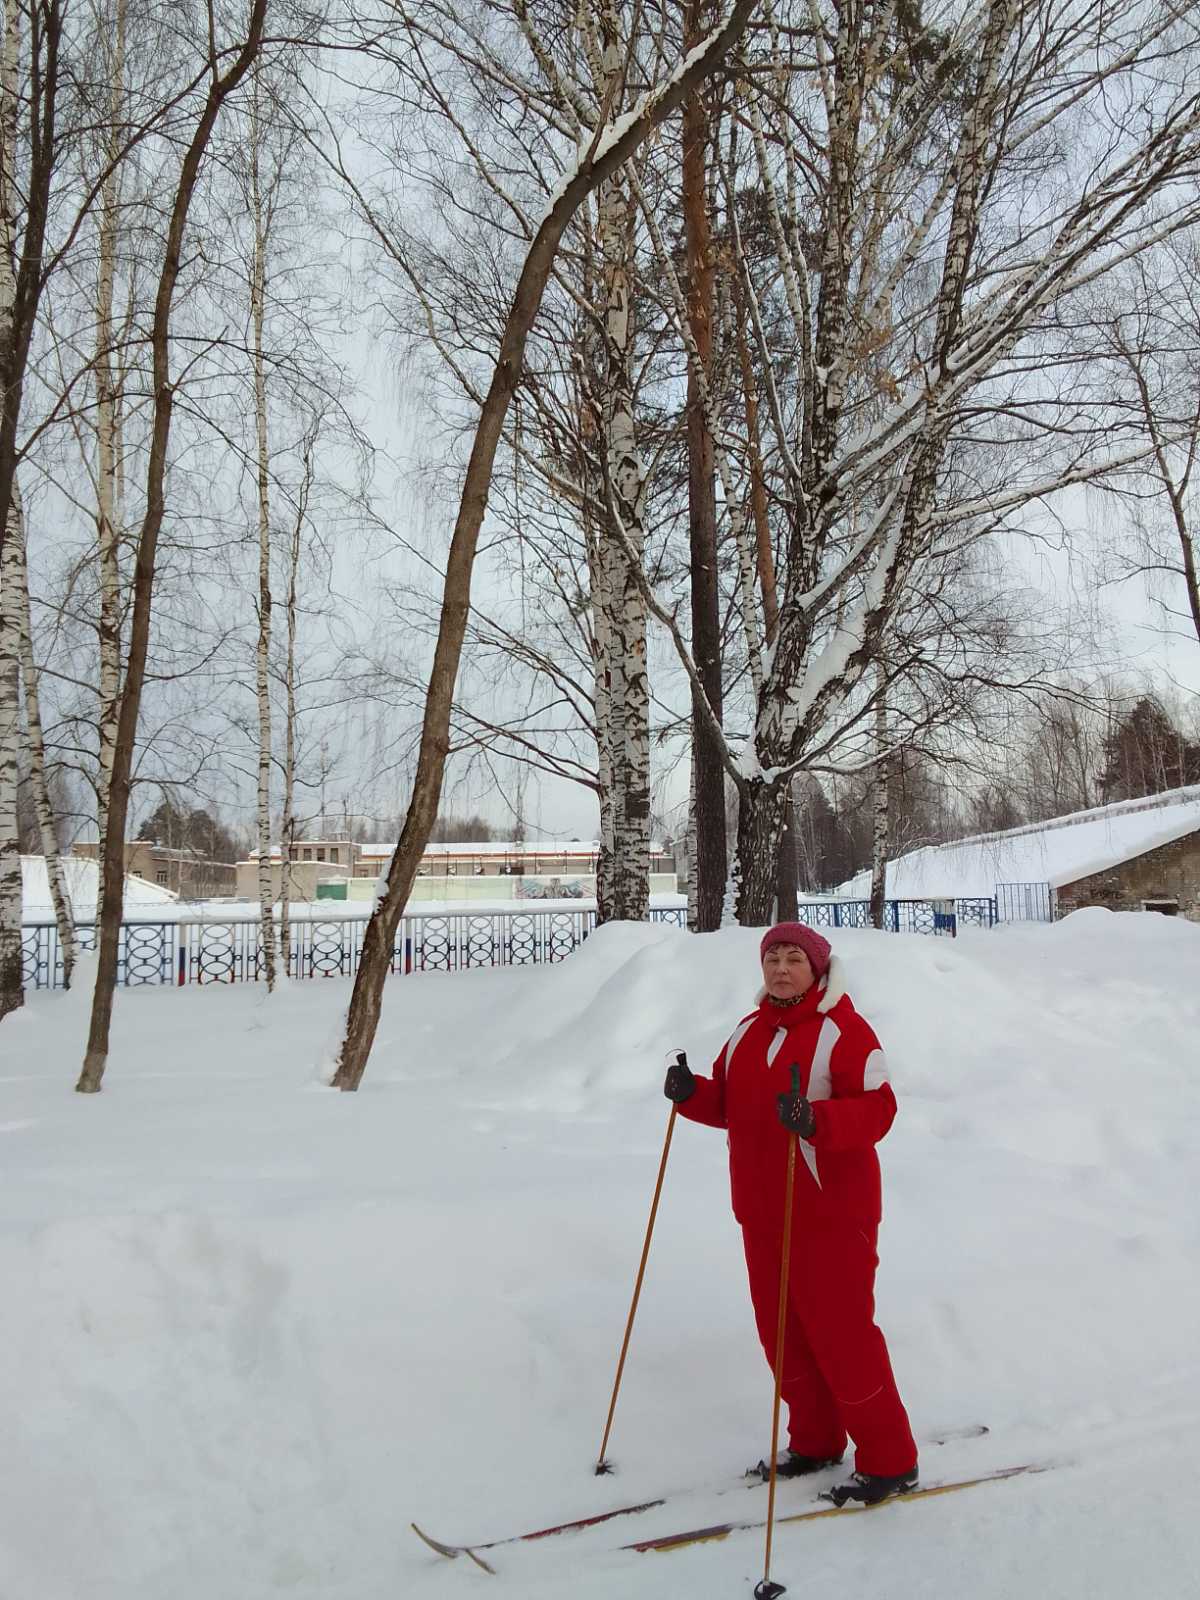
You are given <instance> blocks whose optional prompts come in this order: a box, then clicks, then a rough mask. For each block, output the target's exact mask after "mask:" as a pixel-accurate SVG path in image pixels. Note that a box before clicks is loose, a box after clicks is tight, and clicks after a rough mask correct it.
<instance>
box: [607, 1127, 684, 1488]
mask: <svg viewBox="0 0 1200 1600" xmlns="http://www.w3.org/2000/svg"><path fill="white" fill-rule="evenodd" d="M678 1109H679V1108H678V1107H677V1106H676V1105H674V1104H672V1106H671V1115H670V1116H669V1117H668V1118H667V1137H666V1139H665V1140H664V1141H663V1153H662V1160H661V1161H660V1162H659V1164H658V1182H657V1183H656V1184H655V1185H654V1200H653V1202H652V1203H651V1206H650V1220H649V1222H647V1224H646V1241H645V1243H644V1244H643V1245H642V1259H641V1261H640V1263H639V1264H638V1271H637V1282H636V1283H635V1284H634V1286H633V1301H632V1303H631V1304H630V1307H629V1320H628V1321H627V1322H626V1324H625V1338H624V1341H623V1342H622V1344H621V1358H620V1360H619V1361H618V1362H617V1377H616V1381H615V1382H614V1384H613V1392H612V1399H611V1400H610V1401H609V1406H608V1421H607V1422H606V1423H605V1424H604V1438H603V1439H602V1440H601V1443H600V1459H599V1460H598V1461H597V1462H596V1476H597V1477H601V1476H602V1475H603V1474H604V1473H606V1472H611V1471H612V1466H611V1465H610V1463H609V1462H608V1461H607V1460H606V1459H605V1451H606V1450H607V1449H608V1436H609V1434H610V1433H611V1432H612V1425H613V1414H614V1413H615V1411H616V1409H617V1395H618V1393H619V1392H620V1388H621V1374H622V1373H623V1372H624V1371H625V1357H626V1355H627V1354H628V1351H629V1336H630V1334H631V1333H632V1332H633V1319H634V1317H635V1316H636V1315H637V1308H638V1298H639V1296H640V1295H641V1292H642V1279H643V1278H644V1277H645V1276H646V1262H647V1260H648V1258H649V1255H650V1238H651V1235H652V1234H653V1232H654V1219H655V1217H656V1216H657V1215H658V1197H659V1196H660V1195H661V1194H662V1186H663V1177H664V1175H665V1173H666V1170H667V1156H668V1155H669V1154H670V1151H671V1135H672V1134H673V1133H674V1132H675V1115H676V1112H677V1111H678Z"/></svg>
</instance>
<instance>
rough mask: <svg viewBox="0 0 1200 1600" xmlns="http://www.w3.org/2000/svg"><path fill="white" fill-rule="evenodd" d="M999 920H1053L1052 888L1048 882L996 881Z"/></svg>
mask: <svg viewBox="0 0 1200 1600" xmlns="http://www.w3.org/2000/svg"><path fill="white" fill-rule="evenodd" d="M996 904H997V907H998V909H999V914H1000V920H1001V922H1053V921H1054V909H1055V907H1054V890H1053V889H1052V888H1051V886H1050V885H1049V884H1048V883H998V884H997V885H996Z"/></svg>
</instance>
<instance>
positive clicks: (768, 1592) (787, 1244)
mask: <svg viewBox="0 0 1200 1600" xmlns="http://www.w3.org/2000/svg"><path fill="white" fill-rule="evenodd" d="M792 1091H793V1093H795V1094H799V1092H800V1068H799V1067H798V1066H793V1067H792ZM797 1138H798V1135H797V1134H794V1133H792V1134H789V1135H788V1158H787V1179H786V1182H785V1184H784V1202H783V1247H782V1249H781V1250H780V1252H779V1319H778V1321H777V1323H776V1325H775V1401H774V1405H773V1407H772V1410H771V1476H770V1478H769V1479H768V1489H767V1550H766V1554H765V1556H764V1557H763V1575H762V1582H761V1583H760V1584H757V1585H756V1586H755V1589H754V1595H755V1600H776V1597H777V1596H778V1595H781V1594H783V1593H784V1592H785V1586H784V1585H783V1584H782V1583H772V1582H771V1537H772V1535H773V1534H774V1532H775V1479H776V1476H777V1467H778V1456H779V1403H780V1399H781V1397H782V1394H783V1347H784V1336H785V1334H786V1332H787V1304H788V1269H789V1267H790V1265H791V1257H792V1196H793V1194H794V1192H795V1188H796V1140H797Z"/></svg>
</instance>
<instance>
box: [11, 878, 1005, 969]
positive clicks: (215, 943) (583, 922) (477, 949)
mask: <svg viewBox="0 0 1200 1600" xmlns="http://www.w3.org/2000/svg"><path fill="white" fill-rule="evenodd" d="M869 910H870V904H869V902H868V901H866V900H814V901H806V902H804V903H803V904H802V905H801V906H800V908H799V915H800V917H801V918H802V919H803V920H804V921H805V922H807V923H809V924H810V925H811V926H812V927H815V928H867V927H870V916H869ZM650 920H651V922H659V923H666V924H669V925H672V926H675V927H686V925H687V911H686V909H685V908H684V907H683V906H665V907H664V906H657V907H653V908H652V909H651V911H650ZM997 920H998V919H997V905H996V901H995V900H989V899H976V900H957V901H955V900H889V901H888V902H887V905H886V914H885V919H884V926H885V927H886V928H888V929H890V930H891V931H892V932H894V933H928V934H940V935H950V936H953V935H954V934H955V933H957V931H958V928H959V927H960V926H972V927H984V928H990V927H991V926H992V925H993V924H994V923H995V922H996V921H997ZM367 921H368V917H367V914H366V913H365V912H364V913H362V914H361V915H350V916H346V915H340V916H329V917H322V918H303V919H302V918H297V919H295V920H294V921H293V922H292V924H291V954H290V958H289V961H288V969H287V970H288V976H289V977H292V978H344V977H352V976H353V975H354V973H356V972H357V971H358V963H359V959H360V957H361V955H362V942H363V935H364V933H365V931H366V926H367ZM595 925H596V908H595V906H594V905H589V904H587V903H586V902H585V903H584V904H583V905H580V906H572V907H570V908H569V909H567V908H560V909H555V910H550V909H542V910H535V909H528V910H526V909H524V908H522V909H520V910H513V911H468V910H463V911H449V912H422V911H418V912H411V913H409V914H407V915H405V916H404V917H402V918H401V920H400V926H399V928H398V929H397V932H396V940H395V943H394V945H393V947H392V962H391V968H392V971H393V972H394V973H400V974H402V973H412V972H462V971H465V970H467V969H469V968H472V967H523V966H532V965H535V964H544V963H547V962H555V961H561V960H563V958H564V957H566V956H569V955H570V954H571V952H572V951H573V950H576V949H578V948H579V946H580V945H581V944H582V943H583V941H584V940H585V939H586V938H587V936H588V934H589V933H591V931H592V930H593V928H594V927H595ZM76 933H77V935H78V938H79V943H80V945H81V947H82V948H84V949H91V948H93V947H94V944H95V936H96V930H95V926H94V925H93V924H92V923H80V924H77V926H76ZM22 955H23V965H24V974H25V984H26V987H27V988H31V989H61V988H62V981H63V970H62V952H61V950H60V949H59V944H58V929H57V928H56V926H55V924H54V923H53V922H52V921H39V922H31V923H26V924H25V925H24V927H23V928H22ZM263 975H264V961H263V952H262V944H261V938H260V929H259V924H258V921H257V919H254V918H248V919H237V918H230V919H229V920H228V921H224V922H222V921H216V920H213V919H212V918H205V919H203V920H183V921H177V922H149V921H146V922H142V921H130V922H126V923H125V924H124V925H123V926H122V928H121V942H120V945H119V948H118V955H117V982H118V983H119V984H122V985H124V986H126V987H138V986H141V985H147V984H158V985H162V984H189V983H253V982H255V981H256V980H258V979H260V978H262V977H263Z"/></svg>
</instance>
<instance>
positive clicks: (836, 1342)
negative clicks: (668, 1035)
mask: <svg viewBox="0 0 1200 1600" xmlns="http://www.w3.org/2000/svg"><path fill="white" fill-rule="evenodd" d="M760 953H761V957H762V965H763V981H764V985H765V989H764V992H763V995H762V997H761V999H760V1002H759V1005H758V1008H757V1010H755V1011H752V1012H751V1013H750V1015H749V1016H747V1017H743V1019H742V1020H741V1022H739V1023H738V1025H737V1027H736V1028H735V1029H734V1031H733V1034H732V1035H731V1037H730V1039H729V1041H728V1043H727V1044H726V1045H725V1048H724V1049H723V1050H722V1051H721V1053H720V1055H719V1056H718V1057H717V1059H716V1062H715V1063H714V1065H713V1072H712V1077H711V1078H703V1077H697V1076H694V1075H693V1074H692V1073H691V1072H690V1071H689V1069H688V1067H687V1063H686V1058H684V1057H682V1055H681V1056H680V1058H679V1059H678V1060H677V1061H676V1062H675V1063H674V1064H673V1065H672V1066H671V1067H670V1069H669V1070H668V1073H667V1081H666V1084H665V1086H664V1091H665V1093H666V1095H667V1097H668V1098H669V1099H671V1100H673V1101H675V1103H676V1104H677V1105H678V1108H679V1111H680V1113H681V1114H682V1115H683V1116H685V1117H688V1118H690V1119H691V1120H692V1121H693V1122H702V1123H706V1124H707V1125H708V1126H709V1127H714V1128H725V1129H727V1130H728V1136H729V1138H728V1142H729V1174H730V1184H731V1189H732V1198H733V1213H734V1216H735V1217H736V1218H737V1221H738V1222H739V1223H740V1224H741V1229H742V1238H743V1241H744V1244H745V1250H746V1266H747V1268H748V1270H749V1275H750V1295H751V1298H752V1300H753V1302H754V1315H755V1319H756V1321H757V1323H758V1332H759V1337H760V1339H761V1340H762V1344H763V1349H764V1350H765V1351H766V1355H767V1360H768V1361H769V1362H770V1364H771V1367H772V1369H774V1366H775V1338H776V1330H777V1327H778V1320H779V1275H780V1274H779V1269H780V1256H781V1253H782V1246H783V1206H784V1196H785V1192H786V1191H785V1179H786V1170H787V1155H788V1144H789V1140H790V1138H791V1134H792V1133H793V1132H795V1133H797V1134H798V1135H799V1137H798V1139H797V1147H798V1155H797V1161H796V1173H795V1190H794V1201H793V1204H794V1209H793V1213H792V1237H791V1262H790V1266H789V1280H788V1311H787V1320H786V1323H785V1334H784V1364H783V1384H782V1394H783V1399H784V1401H785V1402H786V1404H787V1407H788V1414H789V1428H788V1442H789V1446H790V1450H789V1455H788V1456H787V1458H785V1459H784V1460H783V1461H782V1462H781V1463H780V1466H779V1471H780V1472H781V1473H783V1474H784V1475H785V1476H796V1475H798V1474H800V1473H804V1472H811V1471H816V1470H818V1469H819V1468H821V1467H824V1466H829V1465H833V1464H836V1463H837V1462H838V1461H840V1460H841V1457H842V1454H843V1452H844V1451H845V1448H846V1436H847V1434H848V1435H849V1436H850V1438H852V1439H853V1440H854V1443H855V1446H856V1450H855V1468H856V1471H855V1478H854V1481H853V1483H852V1484H849V1485H847V1486H845V1487H844V1488H843V1489H841V1490H839V1491H837V1493H838V1498H839V1501H840V1500H843V1499H846V1498H854V1499H858V1500H863V1501H868V1502H872V1503H873V1502H874V1501H876V1500H879V1499H883V1498H885V1497H886V1496H887V1495H889V1494H894V1493H897V1492H902V1491H903V1490H905V1489H908V1488H911V1487H912V1486H913V1485H914V1484H915V1483H916V1481H917V1470H916V1463H917V1447H916V1444H915V1443H914V1441H913V1436H912V1430H911V1428H910V1427H909V1423H908V1417H907V1415H906V1414H905V1410H904V1407H903V1405H902V1404H901V1401H900V1396H899V1394H898V1393H897V1390H896V1382H895V1379H894V1377H893V1376H892V1367H891V1362H890V1360H889V1358H888V1351H887V1345H886V1344H885V1342H884V1338H883V1334H882V1333H881V1332H880V1331H879V1329H878V1328H877V1327H876V1325H875V1299H874V1286H875V1268H876V1266H877V1264H878V1258H877V1256H876V1254H875V1242H876V1235H877V1232H878V1228H879V1220H880V1180H879V1158H878V1156H877V1155H876V1153H875V1146H876V1144H877V1143H878V1142H879V1140H880V1139H882V1138H883V1136H884V1134H885V1133H886V1132H887V1131H888V1129H889V1128H890V1127H891V1125H892V1120H893V1118H894V1117H895V1115H896V1100H895V1096H894V1095H893V1094H892V1090H891V1086H890V1084H889V1083H888V1080H887V1064H886V1062H885V1060H884V1056H883V1051H882V1050H881V1049H880V1047H879V1040H878V1039H877V1038H876V1037H875V1034H874V1032H873V1031H872V1029H871V1027H870V1025H869V1024H868V1023H867V1022H866V1021H865V1020H864V1019H863V1018H862V1017H860V1016H859V1014H858V1012H857V1011H855V1009H854V1006H853V1005H852V1003H851V1001H850V997H849V996H848V995H847V994H846V993H845V990H844V989H843V987H842V983H841V979H840V974H839V970H838V963H837V961H836V960H835V959H834V958H833V956H832V952H831V950H830V947H829V944H828V941H827V940H825V939H824V938H822V936H821V935H820V934H819V933H817V932H816V931H815V930H814V929H812V928H809V927H807V926H806V925H805V924H804V923H799V922H792V923H779V924H778V925H777V926H776V927H774V928H771V929H769V930H768V931H767V933H766V935H765V936H764V938H763V941H762V946H761V952H760ZM793 1063H794V1064H796V1065H797V1066H798V1067H799V1069H800V1072H799V1093H794V1092H793V1087H792V1070H791V1069H792V1066H793Z"/></svg>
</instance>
